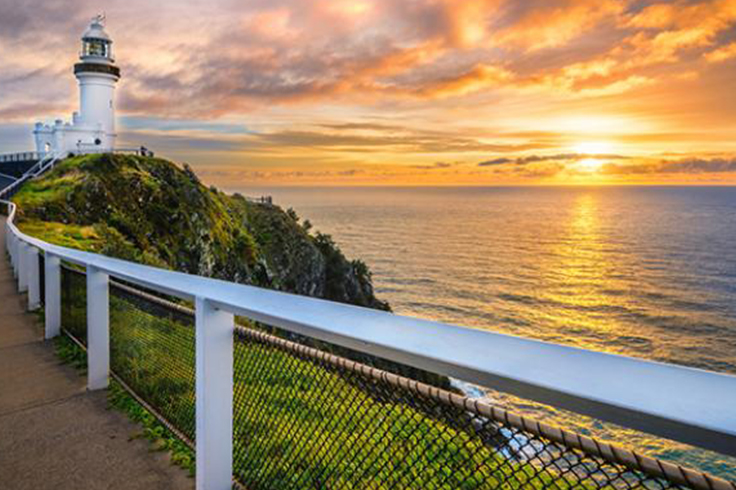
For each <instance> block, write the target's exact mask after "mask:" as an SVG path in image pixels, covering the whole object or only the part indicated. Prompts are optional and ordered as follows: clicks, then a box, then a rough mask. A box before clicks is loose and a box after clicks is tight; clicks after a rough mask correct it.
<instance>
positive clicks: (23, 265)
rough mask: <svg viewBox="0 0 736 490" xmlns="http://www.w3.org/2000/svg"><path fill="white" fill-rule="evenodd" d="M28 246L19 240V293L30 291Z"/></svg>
mask: <svg viewBox="0 0 736 490" xmlns="http://www.w3.org/2000/svg"><path fill="white" fill-rule="evenodd" d="M27 249H28V245H26V244H25V243H24V242H22V241H20V240H18V248H17V250H18V292H19V293H25V292H26V291H28V250H27Z"/></svg>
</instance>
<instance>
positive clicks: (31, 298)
mask: <svg viewBox="0 0 736 490" xmlns="http://www.w3.org/2000/svg"><path fill="white" fill-rule="evenodd" d="M26 255H27V257H28V263H27V269H26V270H27V271H28V273H27V278H28V279H27V281H28V311H34V310H37V309H38V308H39V307H40V306H41V284H40V282H41V274H40V273H39V272H40V271H39V267H38V249H37V248H36V247H34V246H32V245H29V246H28V250H27V251H26Z"/></svg>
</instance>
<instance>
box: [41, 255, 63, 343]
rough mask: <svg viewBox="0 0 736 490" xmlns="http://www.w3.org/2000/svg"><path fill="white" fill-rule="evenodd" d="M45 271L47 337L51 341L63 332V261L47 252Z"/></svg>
mask: <svg viewBox="0 0 736 490" xmlns="http://www.w3.org/2000/svg"><path fill="white" fill-rule="evenodd" d="M44 269H45V270H44V281H45V284H44V299H45V302H46V315H45V316H46V330H45V337H46V338H47V339H51V338H54V337H56V336H57V335H59V333H60V331H61V259H59V257H57V256H56V255H53V254H50V253H48V252H46V257H45V260H44Z"/></svg>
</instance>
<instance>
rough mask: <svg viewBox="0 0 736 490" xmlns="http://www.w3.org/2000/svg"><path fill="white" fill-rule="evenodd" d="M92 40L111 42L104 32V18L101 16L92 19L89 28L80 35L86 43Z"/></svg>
mask: <svg viewBox="0 0 736 490" xmlns="http://www.w3.org/2000/svg"><path fill="white" fill-rule="evenodd" d="M92 39H98V40H101V41H107V42H112V39H110V36H108V35H107V32H105V25H104V17H102V16H97V17H95V18H94V19H92V22H91V23H90V24H89V27H88V28H87V30H86V31H84V34H82V40H84V41H86V40H92Z"/></svg>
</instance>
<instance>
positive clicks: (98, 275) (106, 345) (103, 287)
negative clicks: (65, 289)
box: [87, 265, 110, 390]
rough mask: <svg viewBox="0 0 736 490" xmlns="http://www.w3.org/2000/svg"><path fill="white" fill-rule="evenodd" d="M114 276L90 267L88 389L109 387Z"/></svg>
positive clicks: (88, 278) (88, 288) (88, 283)
mask: <svg viewBox="0 0 736 490" xmlns="http://www.w3.org/2000/svg"><path fill="white" fill-rule="evenodd" d="M109 284H110V276H108V275H107V274H106V273H104V272H102V271H100V270H99V269H97V268H96V267H94V266H91V265H88V266H87V349H88V350H87V389H89V390H101V389H104V388H107V385H108V382H109V380H108V376H109V373H110V287H109Z"/></svg>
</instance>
